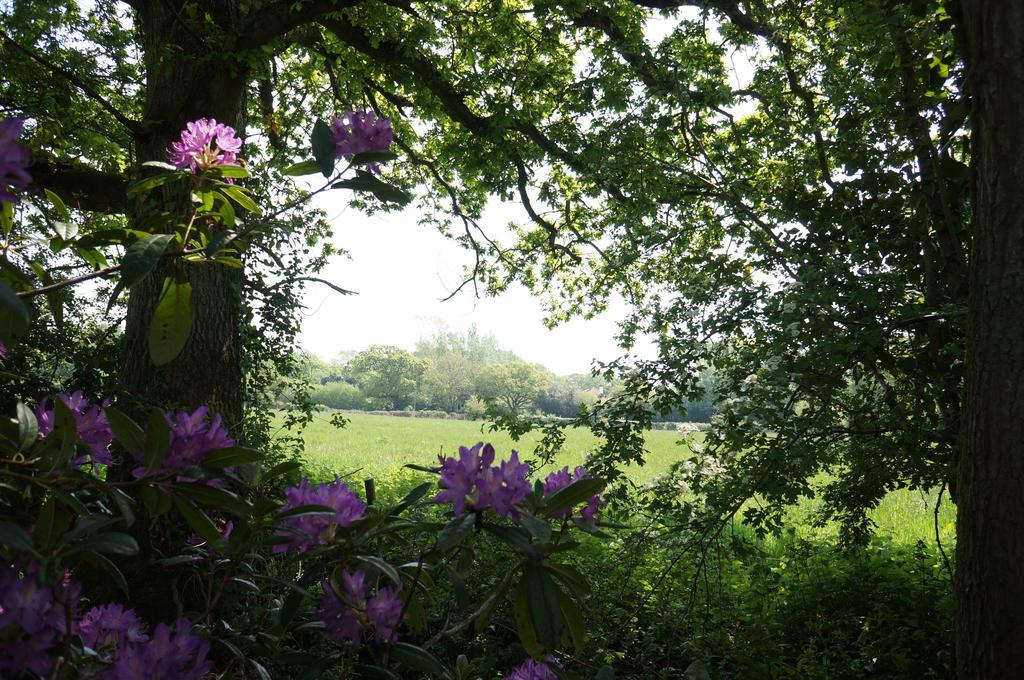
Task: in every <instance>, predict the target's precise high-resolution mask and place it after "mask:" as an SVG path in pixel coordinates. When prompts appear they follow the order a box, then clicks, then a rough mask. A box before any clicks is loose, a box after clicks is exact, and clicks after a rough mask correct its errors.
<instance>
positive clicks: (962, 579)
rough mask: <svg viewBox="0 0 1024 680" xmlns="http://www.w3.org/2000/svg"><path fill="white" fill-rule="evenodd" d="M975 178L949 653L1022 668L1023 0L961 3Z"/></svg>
mask: <svg viewBox="0 0 1024 680" xmlns="http://www.w3.org/2000/svg"><path fill="white" fill-rule="evenodd" d="M963 26H964V29H965V36H966V42H967V45H966V55H965V56H966V60H967V64H968V67H969V71H968V74H969V75H968V83H967V88H968V93H969V94H970V95H971V99H972V109H971V127H972V130H971V133H972V164H973V175H974V177H973V181H974V196H973V198H974V203H973V210H974V215H973V244H972V251H971V263H970V294H969V305H968V306H969V317H968V331H967V375H966V384H965V393H964V410H963V414H964V427H963V435H962V440H961V443H962V449H961V455H960V460H959V467H958V471H957V472H958V477H959V489H960V498H959V499H958V505H957V564H956V570H957V571H956V585H955V589H956V616H957V620H956V658H957V676H958V677H959V678H961V679H962V680H967V679H968V678H969V679H970V680H988V679H992V680H996V679H1000V680H1001V679H1003V678H1015V677H1021V674H1022V673H1024V2H1021V1H1020V0H990V1H989V2H983V1H982V0H964V2H963Z"/></svg>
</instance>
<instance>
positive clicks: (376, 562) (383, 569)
mask: <svg viewBox="0 0 1024 680" xmlns="http://www.w3.org/2000/svg"><path fill="white" fill-rule="evenodd" d="M355 561H356V562H361V563H362V564H365V565H366V566H368V567H370V569H372V570H374V571H377V572H380V573H381V574H384V575H385V576H387V577H388V578H389V579H390V580H391V582H392V583H394V584H395V585H397V586H401V585H402V577H401V576H399V575H398V570H397V569H395V568H394V567H393V566H391V565H390V564H388V563H387V562H385V561H384V560H382V559H381V558H379V557H376V556H375V555H358V556H357V557H356V558H355Z"/></svg>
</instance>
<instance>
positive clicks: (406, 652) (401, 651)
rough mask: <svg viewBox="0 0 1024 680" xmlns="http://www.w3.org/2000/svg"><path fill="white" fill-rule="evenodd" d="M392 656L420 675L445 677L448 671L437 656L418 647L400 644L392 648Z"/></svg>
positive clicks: (404, 643)
mask: <svg viewBox="0 0 1024 680" xmlns="http://www.w3.org/2000/svg"><path fill="white" fill-rule="evenodd" d="M390 656H391V658H392V659H394V660H395V661H397V662H398V663H400V664H402V665H403V666H406V667H407V668H411V669H412V670H414V671H418V672H419V673H426V674H427V675H433V676H436V677H444V676H445V674H446V673H447V672H448V669H446V668H445V667H444V664H442V663H441V662H440V661H439V660H438V658H437V657H436V656H434V655H433V654H431V653H430V652H428V651H427V650H425V649H423V648H422V647H417V646H416V645H410V644H408V643H406V642H398V643H395V645H394V646H393V647H392V648H391V652H390Z"/></svg>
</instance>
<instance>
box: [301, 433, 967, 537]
mask: <svg viewBox="0 0 1024 680" xmlns="http://www.w3.org/2000/svg"><path fill="white" fill-rule="evenodd" d="M346 417H347V418H348V419H349V424H348V425H347V426H346V427H345V428H344V429H340V430H339V429H336V428H334V427H333V426H331V424H330V423H329V422H328V419H327V416H326V415H325V414H318V415H317V417H316V420H315V422H314V423H313V424H312V425H311V426H310V427H309V428H308V429H307V430H306V432H305V440H306V451H305V459H306V462H307V463H308V464H309V467H310V468H311V469H312V470H314V471H315V472H316V474H317V476H319V477H323V478H327V477H332V476H333V475H334V474H339V475H342V476H347V475H352V476H354V477H356V478H358V479H364V478H367V477H372V478H374V479H376V480H378V485H379V486H380V487H381V488H384V487H385V486H386V485H387V484H388V480H389V479H397V478H399V477H407V474H406V473H405V472H403V470H402V466H403V465H405V464H406V463H416V464H419V465H431V464H433V463H435V462H436V461H437V455H438V454H439V453H443V454H444V455H453V454H454V453H455V452H457V451H458V447H459V446H460V445H472V444H475V443H476V442H478V441H489V442H491V443H492V444H493V445H494V447H495V449H497V451H498V456H499V457H502V456H503V455H507V454H508V453H509V452H510V451H511V450H512V449H516V450H518V451H519V452H520V455H521V456H529V455H531V454H532V453H533V449H534V447H535V445H536V443H537V441H538V440H539V438H540V435H539V434H530V435H527V436H524V437H523V438H522V439H520V440H519V441H518V442H513V441H512V439H511V437H509V436H508V434H507V433H505V432H482V431H481V428H482V427H483V423H481V422H479V421H468V420H442V419H432V418H400V417H394V416H381V415H369V414H362V413H353V414H346ZM698 436H699V435H698ZM682 439H683V435H681V434H680V433H677V432H673V431H666V430H655V431H650V432H648V433H647V434H646V444H647V450H648V452H649V454H648V456H647V465H645V466H643V467H636V466H631V467H630V468H627V473H628V474H629V475H630V477H631V478H632V479H633V480H634V481H636V482H638V483H643V482H646V481H648V480H650V479H651V478H652V477H654V476H655V475H658V474H660V473H661V472H664V471H665V470H666V469H668V467H669V465H671V464H672V463H673V462H675V461H677V460H682V459H684V458H686V457H687V456H688V455H689V453H690V449H689V448H688V447H687V445H686V443H685V442H684V441H682ZM596 444H597V438H596V437H595V436H594V435H593V434H591V433H590V431H589V430H581V429H578V428H576V429H572V430H569V431H568V432H567V434H566V441H565V446H564V448H563V450H562V452H561V453H560V454H559V456H558V458H557V459H556V461H555V464H554V465H552V466H550V467H552V468H560V467H562V466H563V465H568V466H570V467H572V466H575V465H579V464H581V463H583V461H584V459H585V457H586V455H587V453H588V452H589V451H591V450H592V449H593V448H594V447H595V446H596ZM546 471H547V469H545V470H542V471H541V472H546ZM935 497H936V494H935V493H927V494H922V493H921V492H912V491H905V490H901V491H896V492H893V493H891V494H889V496H887V497H886V498H885V499H884V500H883V501H882V503H881V505H880V506H879V507H878V508H877V509H876V510H875V511H874V512H873V513H872V519H873V520H874V521H875V523H876V524H877V525H878V529H879V532H880V533H883V534H887V535H889V536H891V537H892V538H893V539H895V540H896V541H897V542H900V543H913V542H915V541H917V540H923V541H925V542H926V543H928V544H929V545H934V543H935V526H934V525H935V516H934V507H935ZM814 506H815V501H813V500H808V501H805V502H803V503H801V504H800V505H799V506H797V507H796V508H794V509H793V511H792V512H791V517H792V519H793V523H794V525H796V526H797V527H798V531H799V532H800V533H801V534H806V535H808V536H810V535H817V536H821V535H822V534H826V535H827V534H831V533H834V529H832V528H829V527H826V528H824V529H816V528H813V527H811V526H810V517H811V515H812V513H813V509H814ZM954 520H955V509H954V508H953V506H952V504H951V503H949V502H948V497H947V499H946V501H945V502H944V503H943V505H942V507H941V508H940V512H939V531H940V535H941V536H942V542H943V544H944V546H945V547H946V549H947V551H948V550H950V549H951V548H952V545H953V536H954V534H955V529H954Z"/></svg>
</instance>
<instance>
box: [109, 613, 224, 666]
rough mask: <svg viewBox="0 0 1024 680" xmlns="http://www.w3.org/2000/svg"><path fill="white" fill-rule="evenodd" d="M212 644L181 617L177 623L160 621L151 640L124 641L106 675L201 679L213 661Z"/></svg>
mask: <svg viewBox="0 0 1024 680" xmlns="http://www.w3.org/2000/svg"><path fill="white" fill-rule="evenodd" d="M209 652H210V643H208V642H206V641H205V640H203V639H202V638H201V637H198V636H196V635H193V634H192V624H190V623H189V621H188V619H186V618H180V619H178V620H177V621H175V623H174V626H173V627H171V626H168V625H167V624H166V623H161V624H159V625H158V626H157V627H156V629H155V630H154V631H153V637H152V639H151V640H149V641H148V642H140V643H136V644H130V643H128V644H126V643H122V644H121V645H120V647H119V649H118V652H117V660H116V661H115V662H114V664H113V666H111V667H110V668H109V670H108V673H106V674H105V675H103V676H102V677H104V678H110V679H111V680H135V679H136V678H151V679H152V680H200V678H202V677H203V676H205V675H206V674H207V673H209V672H210V670H211V669H212V668H213V664H212V663H211V662H210V661H209V660H208V659H207V658H206V655H207V654H209Z"/></svg>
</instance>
